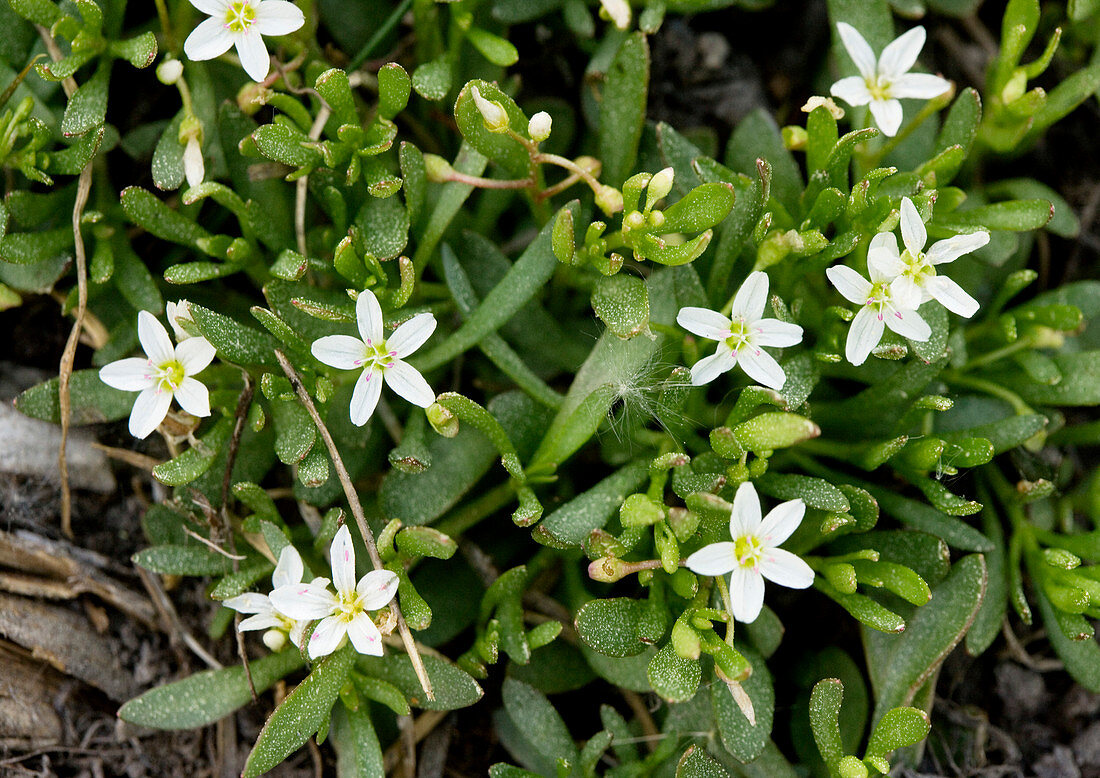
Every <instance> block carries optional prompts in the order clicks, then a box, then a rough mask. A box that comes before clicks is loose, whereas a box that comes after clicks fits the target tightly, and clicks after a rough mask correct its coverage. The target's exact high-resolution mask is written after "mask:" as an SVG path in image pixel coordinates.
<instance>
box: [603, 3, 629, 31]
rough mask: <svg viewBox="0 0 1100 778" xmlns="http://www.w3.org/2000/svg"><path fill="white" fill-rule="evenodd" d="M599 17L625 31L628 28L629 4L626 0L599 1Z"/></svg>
mask: <svg viewBox="0 0 1100 778" xmlns="http://www.w3.org/2000/svg"><path fill="white" fill-rule="evenodd" d="M600 16H603V17H604V18H605V19H610V20H611V21H612V23H614V25H615V26H616V27H618V28H619V29H620V30H625V29H627V28H628V27H630V4H629V3H628V2H627V1H626V0H600Z"/></svg>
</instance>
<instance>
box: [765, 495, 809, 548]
mask: <svg viewBox="0 0 1100 778" xmlns="http://www.w3.org/2000/svg"><path fill="white" fill-rule="evenodd" d="M805 515H806V503H804V502H802V500H801V499H798V500H787V501H786V502H781V503H779V505H776V506H775V507H774V508H772V509H771V510H770V511H768V515H767V516H765V517H764V520H763V521H762V522H760V529H758V530H757V531H756V536H757V537H758V538H760V539H761V540H763V541H764V545H766V546H770V547H772V548H774V547H776V546H778V545H779V544H780V543H782V542H783V541H784V540H786V539H787V538H789V537H790V536H791V533H793V532H794V531H795V530H796V529H798V525H799V524H801V523H802V517H803V516H805Z"/></svg>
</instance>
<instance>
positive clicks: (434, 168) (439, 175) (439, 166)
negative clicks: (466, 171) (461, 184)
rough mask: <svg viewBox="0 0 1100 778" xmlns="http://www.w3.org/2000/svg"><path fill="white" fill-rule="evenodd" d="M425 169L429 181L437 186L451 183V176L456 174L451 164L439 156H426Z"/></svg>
mask: <svg viewBox="0 0 1100 778" xmlns="http://www.w3.org/2000/svg"><path fill="white" fill-rule="evenodd" d="M424 168H425V170H427V173H428V180H429V181H431V182H433V183H436V184H442V183H443V182H445V181H450V180H451V174H452V173H454V172H455V170H454V168H453V167H451V163H450V162H448V161H447V160H445V159H443V157H441V156H439V155H438V154H425V155H424Z"/></svg>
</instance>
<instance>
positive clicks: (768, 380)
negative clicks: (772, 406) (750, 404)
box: [738, 348, 787, 390]
mask: <svg viewBox="0 0 1100 778" xmlns="http://www.w3.org/2000/svg"><path fill="white" fill-rule="evenodd" d="M738 361H739V362H740V363H741V369H742V370H744V371H745V374H746V375H747V376H748V377H749V378H751V379H752V380H753V381H756V382H757V383H758V384H763V385H764V386H766V387H768V388H769V389H776V390H779V389H782V388H783V384H785V383H787V374H786V373H784V372H783V368H782V367H780V366H779V363H778V362H776V361H775V357H773V356H772V355H771V354H769V353H768V352H767V351H764V350H763V349H759V348H757V349H754V348H746V349H741V351H740V353H739V354H738Z"/></svg>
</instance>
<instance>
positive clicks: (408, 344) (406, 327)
mask: <svg viewBox="0 0 1100 778" xmlns="http://www.w3.org/2000/svg"><path fill="white" fill-rule="evenodd" d="M435 324H436V322H435V317H434V316H432V315H431V314H430V313H418V314H417V315H416V316H413V317H412V318H411V319H409V320H408V321H407V322H405V323H404V324H402V325H401V326H400V327H398V328H397V329H396V330H394V331H393V334H392V335H390V337H389V339H388V340H386V348H387V349H389V350H390V352H392V353H394V354H396V355H397V358H398V359H404V358H405V357H407V356H408V355H409V354H411V353H413V352H414V351H416V350H417V349H418V348H420V347H421V346H423V345H424V342H425V341H426V340H427V339H428V338H430V337H431V336H432V333H433V332H435Z"/></svg>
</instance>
